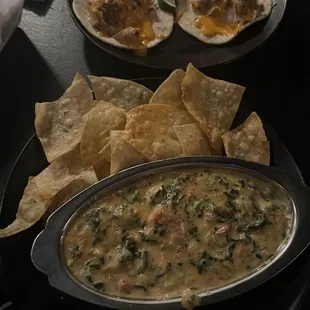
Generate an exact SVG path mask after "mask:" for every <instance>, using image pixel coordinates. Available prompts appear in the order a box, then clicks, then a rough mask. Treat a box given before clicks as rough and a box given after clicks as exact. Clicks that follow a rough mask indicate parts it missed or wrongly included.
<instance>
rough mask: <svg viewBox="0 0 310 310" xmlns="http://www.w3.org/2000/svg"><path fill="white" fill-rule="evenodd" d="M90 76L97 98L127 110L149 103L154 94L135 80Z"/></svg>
mask: <svg viewBox="0 0 310 310" xmlns="http://www.w3.org/2000/svg"><path fill="white" fill-rule="evenodd" d="M88 78H89V80H90V82H91V84H92V86H93V89H94V93H95V97H96V99H97V100H104V101H107V102H111V103H113V104H114V105H115V106H116V107H119V108H122V109H125V110H126V111H129V110H131V109H132V108H135V107H137V106H139V105H142V104H147V103H149V101H150V99H151V97H152V95H153V92H152V91H151V90H149V89H148V88H146V87H144V86H142V85H140V84H138V83H135V82H133V81H128V80H122V79H116V78H110V77H96V76H88Z"/></svg>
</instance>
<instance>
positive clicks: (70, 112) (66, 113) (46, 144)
mask: <svg viewBox="0 0 310 310" xmlns="http://www.w3.org/2000/svg"><path fill="white" fill-rule="evenodd" d="M93 106H94V101H93V94H92V91H91V89H90V88H89V87H88V85H87V84H86V82H85V80H84V79H83V77H82V76H81V75H80V74H79V73H77V74H76V76H75V78H74V80H73V82H72V85H71V86H70V87H69V88H68V89H67V90H66V91H65V93H64V94H63V96H62V97H60V98H59V99H58V100H56V101H54V102H42V103H36V106H35V114H36V116H35V128H36V132H37V136H38V138H39V139H40V141H41V144H42V146H43V150H44V152H45V155H46V157H47V160H48V161H49V162H52V161H54V160H55V159H57V158H59V157H61V156H62V155H64V154H66V153H68V152H70V151H72V150H73V149H74V148H75V147H76V146H77V145H78V144H79V143H80V141H81V134H82V129H83V125H84V123H85V120H86V116H87V114H88V112H89V111H90V110H91V109H92V107H93Z"/></svg>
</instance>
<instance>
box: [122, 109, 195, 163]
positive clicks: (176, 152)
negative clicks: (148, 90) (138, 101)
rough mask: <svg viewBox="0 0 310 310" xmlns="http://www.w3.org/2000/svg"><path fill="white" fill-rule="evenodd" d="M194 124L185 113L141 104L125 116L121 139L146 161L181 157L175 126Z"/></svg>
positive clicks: (181, 152) (181, 151)
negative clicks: (125, 120) (125, 121)
mask: <svg viewBox="0 0 310 310" xmlns="http://www.w3.org/2000/svg"><path fill="white" fill-rule="evenodd" d="M189 123H193V118H192V117H191V115H190V114H189V113H187V111H183V110H179V109H177V108H174V107H171V106H168V105H164V104H150V105H143V106H140V107H137V108H135V109H132V110H131V111H129V112H128V113H127V124H126V127H125V133H124V137H123V139H124V140H126V141H127V142H128V143H130V144H131V145H132V146H133V147H134V148H136V149H137V150H138V151H140V152H141V153H142V154H143V155H144V156H145V157H146V158H147V159H148V160H150V161H153V160H158V159H165V158H171V157H177V156H182V154H183V150H182V147H181V143H180V141H179V140H178V138H177V136H176V134H175V131H174V129H173V126H174V125H183V124H189Z"/></svg>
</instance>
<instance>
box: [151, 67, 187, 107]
mask: <svg viewBox="0 0 310 310" xmlns="http://www.w3.org/2000/svg"><path fill="white" fill-rule="evenodd" d="M184 76H185V72H184V71H183V70H181V69H176V70H174V71H173V72H172V73H171V74H170V75H169V77H168V78H167V79H166V80H165V81H164V82H163V83H162V84H161V85H160V86H159V87H158V88H157V90H156V91H155V93H154V95H153V97H152V98H151V100H150V104H154V103H157V104H167V105H170V106H172V107H175V108H178V109H182V110H185V107H184V103H183V100H182V90H181V82H182V81H183V78H184Z"/></svg>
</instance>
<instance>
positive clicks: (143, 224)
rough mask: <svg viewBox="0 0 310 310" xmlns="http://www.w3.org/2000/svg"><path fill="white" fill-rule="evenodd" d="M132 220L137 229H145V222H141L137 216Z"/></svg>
mask: <svg viewBox="0 0 310 310" xmlns="http://www.w3.org/2000/svg"><path fill="white" fill-rule="evenodd" d="M133 218H134V221H135V225H136V226H137V227H138V228H144V227H145V224H146V223H145V221H143V220H141V219H140V218H139V216H138V215H137V214H135V215H134V216H133Z"/></svg>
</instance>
